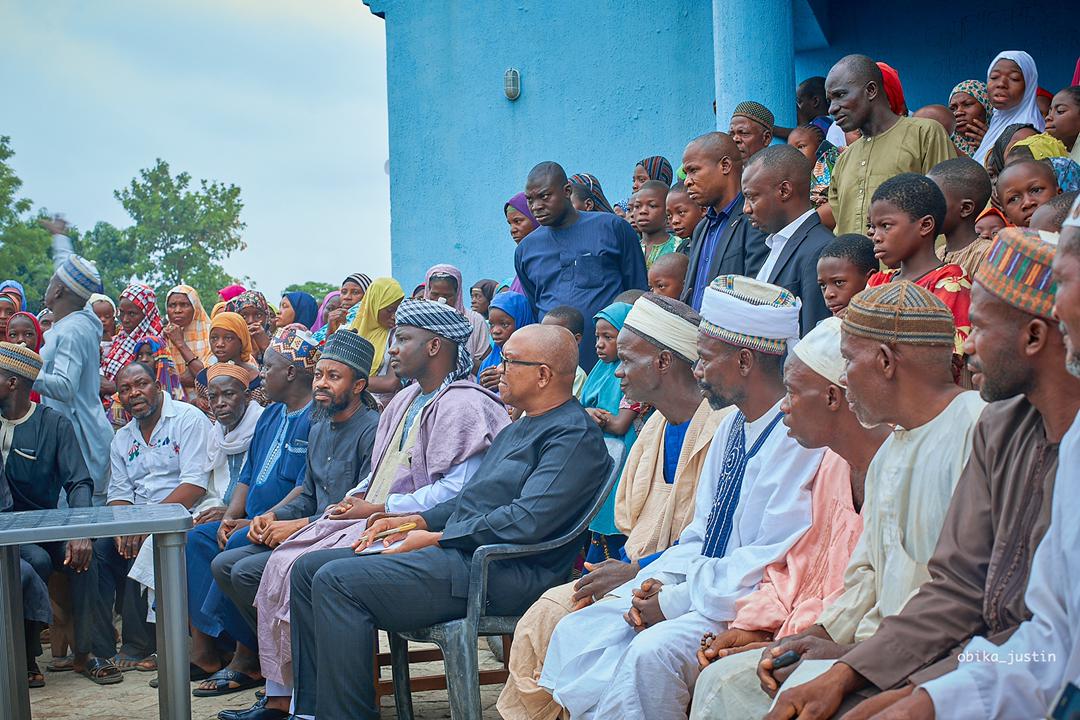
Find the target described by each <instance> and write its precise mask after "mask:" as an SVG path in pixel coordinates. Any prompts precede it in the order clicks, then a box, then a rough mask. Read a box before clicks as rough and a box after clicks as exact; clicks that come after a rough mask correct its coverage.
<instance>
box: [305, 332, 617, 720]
mask: <svg viewBox="0 0 1080 720" xmlns="http://www.w3.org/2000/svg"><path fill="white" fill-rule="evenodd" d="M577 364H578V356H577V347H576V345H575V343H574V339H573V336H572V335H571V334H570V333H569V332H568V331H566V330H565V329H563V328H556V327H550V326H543V325H530V326H528V327H525V328H522V329H521V330H518V331H517V332H515V333H514V334H513V336H511V338H510V339H509V340H507V341H506V345H504V346H503V375H502V380H501V381H500V383H499V394H500V396H501V397H502V398H503V399H504V400H505V401H506V402H507V403H509V404H511V405H513V406H514V407H518V408H522V409H523V410H524V411H525V412H526V415H525V416H524V417H522V419H521V420H519V421H517V422H515V423H513V424H512V425H510V426H509V427H507V428H506V429H505V430H503V431H502V432H501V433H499V435H498V437H496V438H495V442H494V443H492V445H491V448H490V449H489V450H488V452H487V454H486V455H485V456H484V459H483V461H482V462H481V463H480V467H478V468H477V470H476V475H475V477H474V478H473V480H472V481H471V482H469V483H468V484H467V485H466V486H465V488H464V489H463V490H462V491H461V494H460V495H458V496H457V497H456V498H453V499H451V500H448V501H446V502H443V503H440V504H438V505H436V506H435V507H433V508H432V509H430V510H427V511H425V512H423V513H421V514H418V515H404V516H392V517H386V518H381V519H378V520H376V521H374V522H372V523H370V524H369V525H368V527H367V531H366V532H365V534H364V536H363V537H362V538H361V540H360V541H359V542H358V543H357V549H358V550H362V549H364V548H366V547H368V546H369V545H370V544H371V543H372V542H374V540H373V539H374V537H375V535H376V534H378V533H380V532H383V531H386V530H388V529H392V528H395V527H399V526H400V525H402V524H405V523H415V524H416V526H417V527H416V529H415V530H412V531H410V532H409V533H408V534H407V535H404V537H403V536H402V535H401V534H398V535H396V536H395V535H391V536H390V537H389V538H387V540H388V541H390V542H396V541H398V540H402V539H403V540H404V542H403V543H402V544H400V545H398V546H396V547H395V548H391V549H388V550H387V551H385V552H384V553H382V554H376V555H365V556H362V557H356V556H355V555H354V552H355V551H354V550H353V549H352V548H339V549H336V550H322V551H320V552H315V553H309V554H307V555H305V556H304V557H303V558H301V559H300V560H299V561H298V562H297V564H296V566H295V568H294V569H293V572H292V580H291V582H292V621H293V629H292V632H293V663H294V666H295V668H296V713H297V715H299V716H303V715H316V714H317V715H318V717H319V718H320V720H355V719H356V718H364V719H365V720H374V719H375V718H378V717H379V708H378V706H377V705H376V703H375V686H374V682H373V678H374V668H373V666H372V663H373V660H374V651H375V649H376V647H377V646H376V645H375V641H376V635H375V632H376V630H377V629H379V628H384V629H386V628H394V629H407V628H416V627H424V626H427V625H431V624H434V623H439V622H446V621H448V620H453V619H455V618H461V617H464V616H465V611H466V607H467V599H466V598H467V595H468V590H469V564H470V561H471V557H472V554H473V551H474V550H475V549H476V548H477V547H478V546H480V545H488V544H492V543H513V544H532V543H539V542H543V541H545V540H550V539H553V538H556V537H559V536H561V535H563V534H564V533H566V532H568V531H569V530H570V529H572V528H573V527H574V526H575V525H577V524H578V523H579V522H580V521H581V519H582V517H583V516H584V514H585V513H586V511H587V510H588V509H589V508H590V507H591V506H592V505H593V503H594V502H595V500H596V498H597V494H598V492H599V489H600V487H601V486H602V484H603V482H604V480H605V479H606V478H607V477H608V476H609V475H610V473H611V472H612V461H611V458H610V457H609V456H608V453H607V450H606V448H605V445H604V438H603V433H602V432H601V431H600V428H599V427H598V426H597V425H596V423H595V422H593V421H592V419H591V418H590V417H589V416H588V414H586V413H585V411H584V410H583V409H582V407H581V405H580V404H579V403H578V401H577V400H575V399H574V398H573V396H572V395H571V393H570V391H571V386H572V385H573V382H574V373H575V370H576V368H577ZM577 551H578V546H577V544H575V543H571V544H569V545H566V546H564V547H561V548H558V549H556V550H551V551H548V552H546V553H542V554H539V555H533V556H529V557H524V558H515V559H508V560H504V561H500V562H495V563H492V565H491V566H490V570H489V576H488V604H489V608H490V612H491V613H493V614H497V615H517V614H520V613H522V612H524V611H525V609H526V608H528V607H529V605H530V604H531V603H532V602H533V601H534V600H536V598H537V597H539V596H540V594H541V593H542V592H543V591H544V590H546V589H547V588H549V587H551V586H552V585H554V584H555V583H557V582H559V581H560V580H561V579H562V578H564V577H565V576H566V572H567V569H568V568H569V566H570V563H571V561H572V560H573V558H574V555H575V554H576V553H577ZM316 600H317V601H316Z"/></svg>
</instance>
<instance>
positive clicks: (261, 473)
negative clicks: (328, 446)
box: [237, 403, 311, 519]
mask: <svg viewBox="0 0 1080 720" xmlns="http://www.w3.org/2000/svg"><path fill="white" fill-rule="evenodd" d="M310 429H311V403H308V404H307V405H306V406H304V408H303V409H302V410H297V411H296V412H292V413H290V412H288V409H287V408H286V406H285V404H284V403H274V404H272V405H269V406H268V407H267V408H266V410H264V411H263V414H262V415H261V416H260V417H259V422H258V423H257V424H256V425H255V433H254V434H253V435H252V436H251V446H250V447H249V448H248V453H247V458H246V459H245V460H244V468H243V469H242V470H241V471H240V479H239V480H238V481H237V482H240V483H243V484H244V485H247V486H248V494H247V501H246V503H245V505H244V513H245V514H246V515H247V517H248V519H251V518H254V517H255V516H256V515H262V514H263V513H265V512H266V511H267V510H269V509H270V508H272V507H274V506H275V505H277V504H278V503H279V502H281V500H282V499H283V498H284V497H285V496H286V495H288V494H289V491H290V490H292V489H293V488H294V487H298V486H300V485H303V483H304V478H305V477H306V476H307V450H308V430H310Z"/></svg>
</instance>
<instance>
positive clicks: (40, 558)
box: [19, 542, 112, 657]
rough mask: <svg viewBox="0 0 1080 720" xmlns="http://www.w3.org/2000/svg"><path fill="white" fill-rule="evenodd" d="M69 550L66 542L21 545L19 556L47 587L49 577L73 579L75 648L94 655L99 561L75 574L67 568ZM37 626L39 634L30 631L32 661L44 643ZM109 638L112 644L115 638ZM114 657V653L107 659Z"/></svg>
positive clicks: (28, 645) (72, 608)
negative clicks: (66, 555) (59, 573)
mask: <svg viewBox="0 0 1080 720" xmlns="http://www.w3.org/2000/svg"><path fill="white" fill-rule="evenodd" d="M66 550H67V543H65V542H54V543H41V544H34V545H20V546H19V555H21V556H22V559H23V560H25V561H26V562H27V563H29V564H30V566H31V567H32V568H34V572H35V573H37V576H38V577H40V578H41V580H42V582H44V583H45V584H46V585H48V584H49V576H50V575H52V574H53V573H54V572H62V573H64V574H65V575H67V576H68V578H70V583H71V611H72V624H73V626H74V628H73V629H74V632H75V637H74V639H73V641H72V643H73V647H74V650H75V653H76V654H80V653H90V652H94V650H95V646H94V632H93V631H94V620H93V612H94V610H93V598H94V596H95V595H96V594H97V592H98V566H97V563H96V562H95V558H94V557H93V556H91V558H90V566H89V567H88V568H87V569H86V570H84V571H83V572H75V571H74V570H72V569H71V568H70V567H68V566H66V565H64V553H65V552H66ZM34 625H35V626H36V627H38V628H39V632H37V633H34V632H32V631H30V630H29V629H28V631H27V632H28V633H29V634H28V637H27V641H28V644H27V646H26V647H27V653H28V654H29V655H30V657H37V656H38V655H40V654H41V641H40V638H39V637H38V636H39V635H40V627H39V626H40V623H34ZM31 636H32V637H31ZM109 637H110V640H111V638H112V636H111V635H110V636H109ZM31 640H32V642H33V644H32V645H31V644H30V641H31ZM102 649H103V648H102ZM111 656H112V652H110V653H109V654H108V655H104V656H103V657H111Z"/></svg>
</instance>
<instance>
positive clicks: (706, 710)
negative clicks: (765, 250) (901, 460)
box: [691, 318, 889, 719]
mask: <svg viewBox="0 0 1080 720" xmlns="http://www.w3.org/2000/svg"><path fill="white" fill-rule="evenodd" d="M843 372H844V358H843V357H842V356H841V355H840V320H839V319H837V318H828V319H826V320H823V321H822V322H821V323H820V324H819V325H818V326H817V327H815V328H814V329H813V330H811V331H810V332H809V334H807V336H806V337H805V338H803V339H802V340H801V341H800V342H799V344H798V345H796V346H795V350H794V351H793V353H792V354H791V355H789V356H788V359H787V362H786V363H785V366H784V385H785V387H787V398H786V399H785V400H784V402H783V403H782V404H781V406H780V408H781V410H783V411H784V424H785V425H787V427H788V434H790V435H791V436H792V437H793V438H795V439H796V440H797V441H798V442H799V444H800V445H802V446H803V447H809V448H815V447H826V448H827V450H826V451H825V457H824V458H823V459H822V461H821V467H820V468H819V469H818V473H817V476H816V477H815V478H814V484H813V490H812V493H811V498H812V502H813V522H812V523H811V525H810V529H809V530H807V532H806V534H805V535H803V536H802V537H801V538H799V541H798V542H796V543H795V544H794V545H793V546H792V548H791V550H790V551H789V552H788V553H787V554H786V555H785V556H784V557H783V559H782V560H780V561H779V562H776V563H773V564H772V565H770V566H769V567H767V568H766V569H765V574H764V577H763V579H762V582H761V585H760V586H759V587H758V588H757V590H755V591H754V592H752V593H751V594H749V595H747V596H746V597H744V598H742V599H740V600H739V601H738V602H737V603H736V613H735V619H734V620H733V621H732V622H731V624H730V625H729V626H728V629H727V630H725V631H724V632H722V633H719V634H718V635H717V636H716V637H715V638H712V639H711V642H709V643H708V645H707V646H705V647H703V649H702V650H701V652H700V653H699V654H698V659H699V660H700V661H701V663H702V665H705V664H708V663H711V664H709V665H708V667H706V668H705V669H704V670H702V672H701V676H700V677H699V678H698V681H697V686H696V687H695V688H694V702H693V705H692V713H691V717H692V718H695V719H697V718H727V717H731V718H742V717H755V713H756V712H757V711H758V710H759V708H758V707H756V706H755V705H754V702H755V701H756V698H757V695H759V694H760V692H761V691H760V689H759V688H758V687H757V684H756V682H755V681H756V674H755V673H756V670H757V664H758V660H759V658H760V653H755V652H748V651H750V650H753V649H755V648H761V647H762V646H764V645H767V644H768V643H769V641H772V640H773V639H774V638H781V637H785V636H787V635H792V634H794V633H797V632H801V631H803V630H805V629H806V628H807V626H809V625H810V624H811V623H813V622H814V621H815V620H816V619H817V616H818V614H820V612H821V609H822V607H824V606H827V605H828V604H829V603H830V602H832V601H833V600H835V599H836V598H837V597H839V595H840V593H841V592H843V589H844V569H845V567H846V566H847V564H848V560H849V559H850V558H851V553H852V551H853V550H854V549H855V544H856V543H857V542H858V540H859V536H860V535H861V533H862V519H861V518H860V517H859V514H858V513H859V510H860V508H861V507H862V501H863V494H864V487H863V481H864V480H865V478H866V472H867V468H868V467H869V465H870V461H871V460H872V459H873V457H874V454H875V453H876V452H877V451H878V448H880V447H881V444H882V443H883V442H885V438H886V436H888V434H889V430H888V428H887V427H886V426H884V425H879V426H876V427H872V428H866V427H863V425H862V424H861V423H860V422H859V421H858V419H857V418H856V417H855V413H854V412H852V410H851V408H850V406H849V405H848V402H847V396H846V394H845V392H844V386H843V383H842V382H841V381H842V379H843ZM702 644H703V645H705V642H704V641H703V643H702ZM738 677H742V678H743V684H746V681H750V682H751V683H752V684H751V686H750V687H751V691H752V693H751V694H752V698H751V700H750V703H749V704H748V705H746V706H744V705H743V704H742V701H741V698H740V697H739V696H738V695H737V691H738V689H739V688H740V687H741V686H742V684H740V683H738V682H736V681H735V679H736V678H738Z"/></svg>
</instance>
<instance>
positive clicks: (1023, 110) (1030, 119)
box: [972, 50, 1046, 165]
mask: <svg viewBox="0 0 1080 720" xmlns="http://www.w3.org/2000/svg"><path fill="white" fill-rule="evenodd" d="M1038 90H1039V71H1038V70H1037V69H1036V67H1035V60H1033V59H1032V57H1031V56H1030V55H1028V54H1027V53H1026V52H1024V51H1023V50H1006V51H1004V52H1001V53H998V55H997V57H995V58H994V60H993V61H992V62H991V63H990V67H989V68H988V69H987V71H986V93H987V95H988V96H989V98H990V104H991V105H992V106H993V108H994V112H993V115H992V116H991V117H990V126H989V127H988V128H987V130H986V135H984V136H983V139H982V143H980V144H979V149H978V150H976V151H975V154H974V155H973V156H972V157H973V158H974V159H975V160H977V161H978V162H980V163H982V164H983V165H985V164H986V158H987V157H988V156H989V155H990V152H991V151H992V150H993V149H994V144H995V143H996V142H997V141H998V138H999V137H1000V136H1001V133H1002V131H1003V130H1005V128H1007V127H1009V126H1010V125H1017V124H1020V125H1025V124H1029V125H1032V126H1033V127H1034V128H1035V132H1042V131H1043V129H1044V128H1045V127H1046V122H1045V121H1044V120H1043V117H1042V114H1041V113H1040V112H1039V106H1038V104H1037V103H1036V102H1035V94H1036V93H1037V92H1038Z"/></svg>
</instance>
